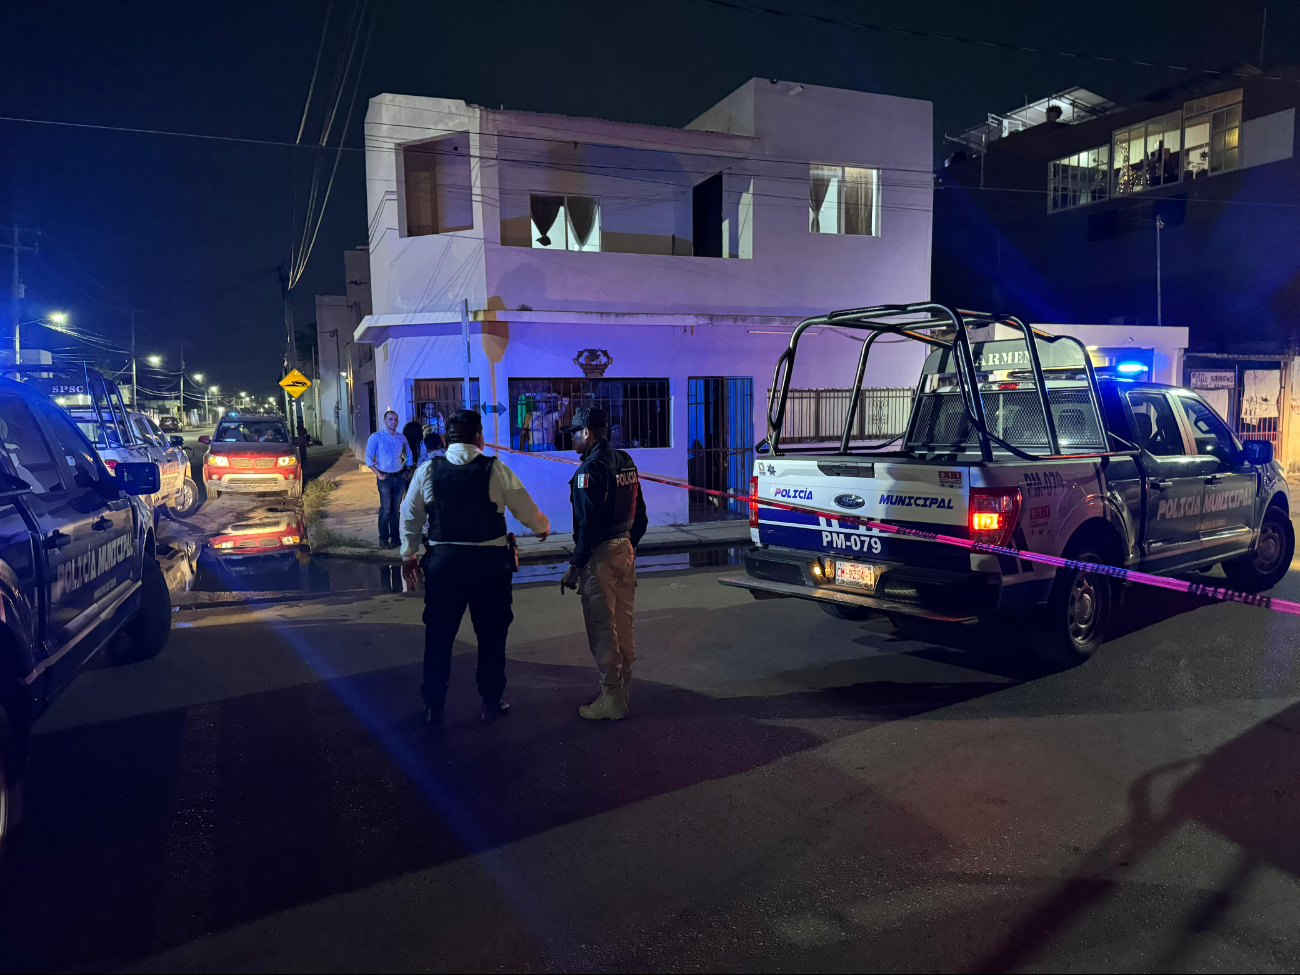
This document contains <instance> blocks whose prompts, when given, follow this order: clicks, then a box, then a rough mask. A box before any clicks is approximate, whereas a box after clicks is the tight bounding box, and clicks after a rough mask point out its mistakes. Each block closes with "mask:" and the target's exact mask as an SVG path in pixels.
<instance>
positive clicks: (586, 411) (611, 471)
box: [560, 406, 646, 720]
mask: <svg viewBox="0 0 1300 975" xmlns="http://www.w3.org/2000/svg"><path fill="white" fill-rule="evenodd" d="M564 429H565V430H567V431H568V432H569V433H572V434H573V449H574V450H575V451H577V453H578V454H579V455H581V457H582V463H581V464H579V465H578V470H577V472H576V473H575V474H574V475H573V479H572V480H571V481H570V482H569V497H570V498H571V499H572V501H573V558H572V559H570V560H569V567H568V568H567V569H566V570H565V572H564V578H563V579H561V580H560V592H561V593H563V592H564V590H565V589H566V588H569V589H577V590H578V593H579V594H580V595H581V596H582V616H583V619H584V620H585V622H586V624H587V642H588V643H589V644H590V645H591V655H592V656H593V657H595V658H596V667H597V668H598V669H599V670H600V695H599V696H598V697H597V698H596V699H595V700H594V701H592V702H591V703H590V704H584V705H582V707H580V708H578V714H580V715H581V716H582V717H584V718H590V719H599V718H611V719H614V720H617V719H619V718H625V717H627V711H628V689H629V685H630V684H631V683H632V662H633V660H634V659H635V658H636V646H635V644H634V641H633V634H632V600H633V597H634V596H635V595H636V547H637V545H638V544H639V543H640V541H641V536H642V535H644V534H645V529H646V514H645V499H644V498H643V497H642V496H641V483H640V479H639V477H638V474H637V469H636V464H634V463H633V462H632V458H631V457H629V456H628V455H627V454H626V453H625V452H623V451H621V450H615V449H614V448H613V447H612V446H610V443H609V415H608V414H607V413H606V412H605V411H604V410H599V409H596V408H595V407H588V406H583V407H579V408H578V409H577V410H575V411H574V414H573V422H572V423H571V424H569V425H568V426H567V427H565V428H564Z"/></svg>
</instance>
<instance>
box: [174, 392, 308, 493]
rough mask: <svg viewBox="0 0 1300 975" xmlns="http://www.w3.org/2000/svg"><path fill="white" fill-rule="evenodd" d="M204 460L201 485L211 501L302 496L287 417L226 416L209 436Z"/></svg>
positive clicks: (200, 440)
mask: <svg viewBox="0 0 1300 975" xmlns="http://www.w3.org/2000/svg"><path fill="white" fill-rule="evenodd" d="M199 443H203V444H207V445H208V453H207V455H206V456H205V457H204V458H203V483H204V485H205V486H206V487H207V490H208V497H210V498H217V497H220V496H221V495H222V494H224V493H225V492H227V491H229V492H235V493H240V494H283V495H285V496H286V497H290V498H300V497H302V471H301V470H300V469H299V465H298V452H297V449H296V448H295V447H294V445H293V443H292V442H291V441H290V437H289V428H288V426H286V425H285V422H284V418H283V417H280V416H276V415H274V414H264V413H227V414H226V415H225V416H223V417H222V418H221V421H220V422H219V423H218V424H217V429H216V431H215V432H214V433H213V434H212V436H211V437H210V438H209V437H199Z"/></svg>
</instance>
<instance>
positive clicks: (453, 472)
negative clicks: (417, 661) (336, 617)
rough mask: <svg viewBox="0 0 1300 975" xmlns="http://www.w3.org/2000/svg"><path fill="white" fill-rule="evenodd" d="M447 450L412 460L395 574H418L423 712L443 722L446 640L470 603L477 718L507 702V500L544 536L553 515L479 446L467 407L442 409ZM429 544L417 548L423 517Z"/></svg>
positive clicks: (510, 557)
mask: <svg viewBox="0 0 1300 975" xmlns="http://www.w3.org/2000/svg"><path fill="white" fill-rule="evenodd" d="M446 429H447V443H448V446H447V454H446V456H445V457H431V458H430V459H429V460H428V461H426V462H425V463H423V464H421V465H420V466H419V468H417V469H416V471H415V474H414V476H413V477H412V478H411V486H410V488H409V490H407V492H406V500H405V501H403V502H402V530H401V536H402V560H403V562H402V576H403V578H404V579H405V580H406V582H407V584H408V585H409V586H411V587H412V588H413V587H415V586H417V585H419V583H420V580H421V578H423V579H424V684H423V685H422V686H421V688H420V691H421V693H422V694H423V695H424V720H425V721H426V722H428V723H429V724H439V723H441V722H442V709H443V705H444V704H445V703H446V700H447V681H448V679H449V678H450V676H451V647H452V643H453V641H455V639H456V632H457V631H458V630H459V629H460V621H461V618H462V617H463V616H464V615H465V607H466V606H468V607H469V612H470V619H471V620H472V621H473V623H474V635H475V636H476V637H477V638H478V673H477V680H478V692H479V696H480V697H482V698H483V720H484V721H491V720H492V719H494V718H496V717H498V716H500V715H503V714H505V713H506V711H508V710H509V708H510V705H509V704H507V703H506V702H505V701H504V700H503V699H502V697H501V695H502V693H503V692H504V691H505V687H506V634H507V633H508V632H509V630H510V623H511V621H512V620H513V619H514V614H513V613H511V611H510V602H511V589H510V584H511V580H510V576H511V574H512V573H513V572H514V553H513V552H512V551H511V549H510V546H509V544H508V541H507V538H506V516H505V512H506V509H507V508H509V509H510V513H511V514H512V515H514V516H515V517H516V518H518V519H519V521H520V522H522V523H523V524H524V525H525V526H526V527H527V528H529V529H531V530H532V531H533V532H534V533H535V534H537V535H540V536H541V537H542V538H545V537H546V536H547V535H548V534H550V531H551V522H550V520H549V519H548V518H547V517H546V515H545V514H543V513H542V512H541V510H539V509H538V507H537V505H536V503H535V502H534V501H533V499H532V498H531V497H529V494H528V491H527V490H526V489H525V488H524V485H523V483H522V482H521V481H520V480H519V478H518V477H516V476H515V473H514V471H512V470H511V469H510V468H509V467H507V466H506V465H505V464H503V463H502V462H501V460H500V458H497V457H488V456H486V455H484V453H483V447H484V441H483V419H482V417H480V416H479V414H478V413H475V412H474V411H472V410H462V411H460V412H457V413H453V414H452V415H451V416H450V417H448V418H447V424H446ZM426 517H427V518H428V520H429V546H428V551H427V552H426V553H425V555H424V558H423V559H421V558H420V557H419V555H418V549H419V546H420V541H421V532H422V531H423V529H424V521H425V518H426Z"/></svg>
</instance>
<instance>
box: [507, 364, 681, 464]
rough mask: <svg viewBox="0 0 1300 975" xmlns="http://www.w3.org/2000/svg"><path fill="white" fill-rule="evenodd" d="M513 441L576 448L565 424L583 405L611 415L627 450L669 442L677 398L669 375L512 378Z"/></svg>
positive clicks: (613, 433) (616, 441)
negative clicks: (672, 394)
mask: <svg viewBox="0 0 1300 975" xmlns="http://www.w3.org/2000/svg"><path fill="white" fill-rule="evenodd" d="M509 390H510V446H512V447H514V448H515V449H516V450H523V451H543V450H572V449H573V438H572V436H571V435H570V434H568V433H565V432H564V431H563V430H562V429H561V427H564V426H566V425H567V424H569V423H571V422H573V413H574V411H575V410H576V409H577V408H578V407H580V406H595V407H598V408H599V409H602V410H604V411H606V412H607V413H608V414H609V426H610V430H609V440H610V443H611V444H613V445H614V446H615V447H621V448H623V449H625V450H626V449H632V448H644V447H668V446H670V445H671V442H672V415H671V413H672V401H671V400H670V398H669V394H668V380H667V379H572V378H568V377H562V378H555V379H511V380H510V383H509Z"/></svg>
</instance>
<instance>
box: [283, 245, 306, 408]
mask: <svg viewBox="0 0 1300 975" xmlns="http://www.w3.org/2000/svg"><path fill="white" fill-rule="evenodd" d="M279 272H280V292H281V294H283V295H284V332H285V340H286V353H285V358H284V361H285V364H286V365H287V366H288V368H289V369H297V368H298V343H297V342H296V341H295V340H294V335H293V288H292V286H290V284H289V266H288V264H281V265H280V267H279ZM295 407H297V414H298V415H297V418H298V419H299V420H301V419H302V413H301V410H302V407H301V406H298V405H297V401H296V400H292V399H291V398H290V396H289V391H288V390H287V389H286V390H285V391H284V418H285V419H286V420H287V421H289V429H290V430H291V431H296V429H297V428H296V427H295V426H294V422H293V421H294V413H295Z"/></svg>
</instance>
